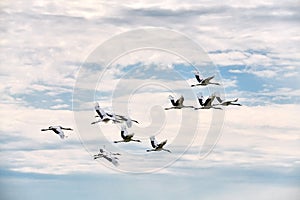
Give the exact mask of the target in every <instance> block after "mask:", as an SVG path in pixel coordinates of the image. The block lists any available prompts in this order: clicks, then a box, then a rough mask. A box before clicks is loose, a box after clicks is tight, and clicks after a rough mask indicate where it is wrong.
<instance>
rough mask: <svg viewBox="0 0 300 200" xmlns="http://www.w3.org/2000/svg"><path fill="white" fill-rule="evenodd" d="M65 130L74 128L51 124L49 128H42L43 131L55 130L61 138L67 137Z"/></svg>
mask: <svg viewBox="0 0 300 200" xmlns="http://www.w3.org/2000/svg"><path fill="white" fill-rule="evenodd" d="M63 130H70V131H73V129H71V128H64V127H62V126H49V128H47V129H41V131H53V132H54V133H56V134H58V135H59V137H60V138H61V139H64V138H65V137H67V136H65V134H64V132H63Z"/></svg>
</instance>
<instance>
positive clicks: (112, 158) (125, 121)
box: [41, 71, 241, 166]
mask: <svg viewBox="0 0 300 200" xmlns="http://www.w3.org/2000/svg"><path fill="white" fill-rule="evenodd" d="M194 76H195V78H196V80H197V83H195V84H192V85H191V87H197V86H207V85H210V84H212V85H221V84H220V83H216V82H211V80H212V79H213V78H214V76H210V77H207V78H201V77H200V73H199V71H194ZM215 99H216V100H217V102H218V103H217V104H214V103H213V102H214V100H215ZM169 100H170V102H171V104H172V106H171V107H168V108H165V110H171V109H183V108H192V109H193V110H200V109H219V110H221V109H222V108H221V107H220V106H229V105H237V106H241V104H240V103H237V101H238V99H237V98H236V99H234V100H231V101H228V100H224V99H221V97H220V95H218V94H217V93H212V94H211V95H210V96H209V97H207V99H206V100H204V97H203V95H202V93H201V92H198V93H197V100H198V103H199V105H200V107H194V106H186V105H183V102H184V97H183V96H182V95H181V96H180V97H179V98H178V99H177V100H176V101H175V99H174V97H173V96H172V95H169ZM94 109H95V112H96V116H95V117H96V118H99V119H97V120H96V121H94V122H91V124H92V125H94V124H97V123H102V122H103V123H108V122H112V123H113V124H122V125H121V131H120V132H121V138H122V140H119V141H114V143H123V142H124V143H128V142H137V143H141V142H142V141H141V140H139V139H133V137H134V133H130V134H129V133H128V130H127V128H131V127H132V125H133V122H134V123H136V124H139V122H138V121H137V120H134V119H131V118H130V117H129V116H124V115H119V114H115V113H110V112H106V111H105V110H103V109H102V108H101V107H100V105H99V103H98V102H96V103H95V107H94ZM125 125H126V126H125ZM49 130H51V131H53V132H54V133H56V134H57V135H59V136H60V138H61V139H64V138H67V137H68V136H66V135H65V134H64V132H63V130H70V131H73V129H72V128H64V127H62V126H49V127H48V128H47V129H41V131H49ZM149 139H150V144H151V147H152V149H147V150H146V152H153V151H166V152H169V153H171V151H170V150H168V149H165V148H164V146H165V145H166V144H167V140H164V141H162V142H160V143H158V142H157V141H156V139H155V136H151V137H150V138H149ZM120 155H121V154H119V153H112V152H110V151H108V150H106V149H105V146H104V147H103V148H100V150H99V153H98V154H95V155H94V159H98V158H104V159H106V160H107V161H109V162H110V163H112V164H113V165H114V166H118V165H119V162H118V160H119V158H118V157H117V156H120Z"/></svg>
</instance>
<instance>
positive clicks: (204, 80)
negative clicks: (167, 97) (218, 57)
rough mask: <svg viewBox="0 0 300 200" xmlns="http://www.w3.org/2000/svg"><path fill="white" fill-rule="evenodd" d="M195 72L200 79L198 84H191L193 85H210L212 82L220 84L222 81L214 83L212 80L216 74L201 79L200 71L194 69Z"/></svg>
mask: <svg viewBox="0 0 300 200" xmlns="http://www.w3.org/2000/svg"><path fill="white" fill-rule="evenodd" d="M194 74H195V77H196V79H197V81H198V83H197V84H194V85H191V87H195V86H206V85H209V84H212V85H220V83H213V82H210V81H211V80H212V79H213V78H214V77H215V76H210V77H208V78H205V79H201V78H200V73H199V71H194Z"/></svg>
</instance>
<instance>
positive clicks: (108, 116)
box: [91, 102, 120, 124]
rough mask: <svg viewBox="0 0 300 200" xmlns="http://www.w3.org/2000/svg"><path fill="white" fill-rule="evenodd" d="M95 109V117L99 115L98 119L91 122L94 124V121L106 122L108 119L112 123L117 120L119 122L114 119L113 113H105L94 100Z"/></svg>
mask: <svg viewBox="0 0 300 200" xmlns="http://www.w3.org/2000/svg"><path fill="white" fill-rule="evenodd" d="M95 110H96V113H97V114H98V116H97V117H100V119H99V120H97V121H95V122H92V123H91V124H96V123H99V122H105V123H107V122H109V121H112V122H113V123H117V122H119V123H120V121H118V120H117V119H116V116H115V114H108V113H106V112H105V111H104V110H103V109H102V108H101V107H100V106H99V103H98V102H96V104H95Z"/></svg>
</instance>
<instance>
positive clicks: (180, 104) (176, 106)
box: [165, 95, 194, 110]
mask: <svg viewBox="0 0 300 200" xmlns="http://www.w3.org/2000/svg"><path fill="white" fill-rule="evenodd" d="M169 99H170V101H171V103H172V105H173V106H172V107H170V108H165V110H170V109H181V108H194V106H184V105H183V101H184V97H183V96H182V95H181V97H180V98H179V99H177V100H176V101H175V100H174V97H173V96H172V95H169Z"/></svg>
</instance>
